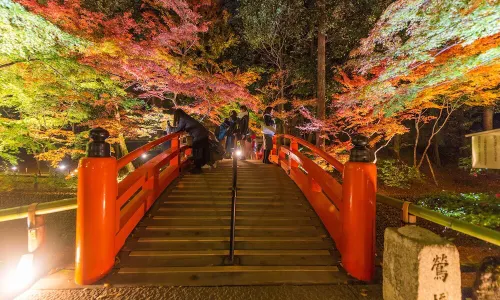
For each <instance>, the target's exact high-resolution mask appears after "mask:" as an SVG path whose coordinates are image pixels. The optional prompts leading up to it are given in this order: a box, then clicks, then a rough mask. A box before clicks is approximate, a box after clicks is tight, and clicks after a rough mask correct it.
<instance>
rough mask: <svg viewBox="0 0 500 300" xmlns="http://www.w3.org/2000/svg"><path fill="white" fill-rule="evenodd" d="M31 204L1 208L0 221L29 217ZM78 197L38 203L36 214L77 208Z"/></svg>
mask: <svg viewBox="0 0 500 300" xmlns="http://www.w3.org/2000/svg"><path fill="white" fill-rule="evenodd" d="M29 207H30V205H22V206H16V207H10V208H5V209H0V222H6V221H12V220H18V219H25V218H27V217H28V209H29ZM77 207H78V205H77V204H76V198H68V199H62V200H57V201H52V202H44V203H38V205H37V206H36V211H35V215H37V216H39V215H47V214H52V213H56V212H61V211H67V210H73V209H76V208H77Z"/></svg>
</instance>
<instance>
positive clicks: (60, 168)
mask: <svg viewBox="0 0 500 300" xmlns="http://www.w3.org/2000/svg"><path fill="white" fill-rule="evenodd" d="M58 168H59V170H65V169H66V165H59V167H58Z"/></svg>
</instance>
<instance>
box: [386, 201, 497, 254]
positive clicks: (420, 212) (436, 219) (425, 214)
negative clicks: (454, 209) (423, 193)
mask: <svg viewBox="0 0 500 300" xmlns="http://www.w3.org/2000/svg"><path fill="white" fill-rule="evenodd" d="M377 202H379V203H383V204H386V205H389V206H391V207H394V208H398V209H402V208H403V204H404V203H405V201H402V200H399V199H396V198H392V197H388V196H384V195H380V194H377ZM408 205H409V206H408V212H409V213H410V214H412V215H414V216H417V217H419V218H422V219H425V220H427V221H430V222H432V223H436V224H439V225H442V226H446V227H448V228H451V229H453V230H455V231H458V232H461V233H464V234H467V235H470V236H472V237H475V238H477V239H480V240H483V241H486V242H489V243H492V244H494V245H497V246H500V231H496V230H493V229H489V228H486V227H482V226H478V225H474V224H471V223H468V222H465V221H461V220H458V219H455V218H451V217H448V216H445V215H443V214H441V213H438V212H436V211H433V210H430V209H427V208H424V207H421V206H418V205H416V204H414V203H409V204H408Z"/></svg>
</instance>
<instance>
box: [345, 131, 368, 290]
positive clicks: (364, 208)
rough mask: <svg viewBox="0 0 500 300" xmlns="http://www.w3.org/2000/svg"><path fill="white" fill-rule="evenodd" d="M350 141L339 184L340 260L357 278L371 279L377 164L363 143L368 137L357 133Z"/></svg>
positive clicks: (365, 143) (366, 141)
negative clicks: (340, 203)
mask: <svg viewBox="0 0 500 300" xmlns="http://www.w3.org/2000/svg"><path fill="white" fill-rule="evenodd" d="M353 144H354V145H355V147H354V149H352V151H351V156H350V161H349V162H347V163H346V164H345V166H344V174H343V179H344V181H343V184H342V208H341V212H342V232H343V235H342V243H341V245H340V247H341V253H342V264H343V266H344V268H345V269H346V270H347V272H348V273H350V274H351V275H352V276H354V277H356V278H357V279H360V280H363V281H371V280H373V277H374V274H375V217H376V216H375V208H376V193H377V168H376V166H375V164H374V163H373V158H372V154H371V151H370V150H368V149H367V147H366V146H367V144H368V139H367V138H366V137H362V136H358V137H355V138H354V139H353Z"/></svg>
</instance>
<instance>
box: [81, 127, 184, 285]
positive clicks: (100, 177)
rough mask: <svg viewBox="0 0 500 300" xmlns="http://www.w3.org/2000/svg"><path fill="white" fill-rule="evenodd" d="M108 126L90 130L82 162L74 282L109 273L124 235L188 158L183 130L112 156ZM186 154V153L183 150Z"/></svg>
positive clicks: (176, 174) (97, 277)
mask: <svg viewBox="0 0 500 300" xmlns="http://www.w3.org/2000/svg"><path fill="white" fill-rule="evenodd" d="M108 137H109V134H108V133H107V131H105V130H104V129H101V128H97V129H94V130H92V131H91V138H92V139H93V142H91V143H90V144H89V148H88V157H86V158H83V159H81V160H80V163H79V166H78V190H77V204H78V210H77V222H76V259H75V281H76V283H78V284H90V283H94V282H96V281H97V280H99V279H100V278H102V277H103V276H105V275H106V274H107V273H108V272H109V271H110V270H111V268H112V267H113V266H114V263H115V256H116V254H117V253H118V251H120V249H121V248H122V247H123V245H124V243H125V240H126V239H127V237H128V236H129V235H130V233H131V232H132V230H133V229H134V228H135V227H136V226H137V224H138V223H139V221H140V220H141V219H142V217H143V216H144V215H145V214H146V212H147V211H148V210H149V209H150V208H151V206H152V205H153V203H154V202H155V200H156V199H157V198H158V196H159V195H160V194H161V193H162V192H163V190H165V188H166V187H167V186H168V185H169V184H170V183H171V182H172V181H173V180H174V179H175V178H177V177H178V176H179V174H180V171H181V169H182V167H183V166H184V165H185V164H187V163H188V161H187V160H186V159H183V153H184V154H187V153H188V152H189V151H190V149H189V147H188V146H187V145H181V134H180V133H175V134H170V135H167V136H164V137H162V138H160V139H157V140H155V141H153V142H151V143H148V144H146V145H144V146H142V147H140V148H138V149H136V150H134V151H132V152H130V153H129V154H127V155H126V156H124V157H122V158H121V159H119V160H116V158H114V157H111V154H110V145H109V144H107V143H106V142H105V140H106V139H107V138H108ZM168 141H170V144H171V146H170V148H169V149H167V150H165V151H162V152H161V153H160V154H158V155H156V156H154V157H152V158H151V159H149V160H148V161H147V162H145V163H144V164H142V165H141V166H140V167H138V168H137V169H135V170H134V171H133V172H131V173H129V174H128V175H127V176H126V177H125V178H124V179H123V180H121V181H120V182H119V181H118V172H119V171H120V169H122V168H123V167H125V166H126V165H127V164H129V163H131V162H132V161H134V160H135V159H137V158H139V157H141V156H142V155H143V154H145V153H147V152H148V151H150V150H151V149H153V148H155V147H157V146H159V145H161V144H163V143H165V142H168ZM184 156H185V155H184Z"/></svg>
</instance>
